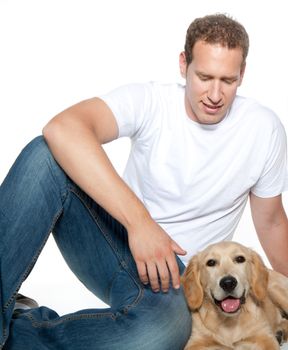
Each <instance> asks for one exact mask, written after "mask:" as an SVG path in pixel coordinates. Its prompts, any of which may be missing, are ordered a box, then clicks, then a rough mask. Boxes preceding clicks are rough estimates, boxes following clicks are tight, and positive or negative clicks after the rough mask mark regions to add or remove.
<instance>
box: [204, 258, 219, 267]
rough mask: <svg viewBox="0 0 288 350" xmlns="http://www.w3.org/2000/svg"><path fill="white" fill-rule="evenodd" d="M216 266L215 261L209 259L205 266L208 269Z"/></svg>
mask: <svg viewBox="0 0 288 350" xmlns="http://www.w3.org/2000/svg"><path fill="white" fill-rule="evenodd" d="M216 264H217V261H216V260H214V259H209V260H208V261H207V263H206V265H207V266H210V267H212V266H215V265H216Z"/></svg>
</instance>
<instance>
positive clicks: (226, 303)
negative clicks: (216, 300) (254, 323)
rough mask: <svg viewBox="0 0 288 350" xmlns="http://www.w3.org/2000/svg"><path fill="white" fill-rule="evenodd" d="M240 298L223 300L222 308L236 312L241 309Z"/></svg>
mask: <svg viewBox="0 0 288 350" xmlns="http://www.w3.org/2000/svg"><path fill="white" fill-rule="evenodd" d="M239 306H240V299H233V298H227V299H224V300H222V301H221V307H222V310H223V311H225V312H228V313H229V312H235V311H237V310H238V309H239Z"/></svg>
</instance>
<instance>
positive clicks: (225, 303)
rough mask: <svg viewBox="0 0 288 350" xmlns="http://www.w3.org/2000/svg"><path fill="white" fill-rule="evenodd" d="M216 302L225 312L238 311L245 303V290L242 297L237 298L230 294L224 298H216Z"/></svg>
mask: <svg viewBox="0 0 288 350" xmlns="http://www.w3.org/2000/svg"><path fill="white" fill-rule="evenodd" d="M214 302H215V304H216V305H217V306H218V307H219V308H220V309H221V310H222V311H223V312H225V313H227V314H233V313H236V312H237V311H239V310H240V308H241V305H242V304H244V303H245V291H244V293H243V295H242V297H241V298H235V297H233V296H230V295H229V296H227V297H226V298H225V299H223V300H217V299H215V298H214Z"/></svg>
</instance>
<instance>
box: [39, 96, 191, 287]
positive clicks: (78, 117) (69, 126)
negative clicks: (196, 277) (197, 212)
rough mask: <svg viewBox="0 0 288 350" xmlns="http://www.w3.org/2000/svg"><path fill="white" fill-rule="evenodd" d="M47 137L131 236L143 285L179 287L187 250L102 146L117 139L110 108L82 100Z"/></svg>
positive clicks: (76, 177) (67, 167)
mask: <svg viewBox="0 0 288 350" xmlns="http://www.w3.org/2000/svg"><path fill="white" fill-rule="evenodd" d="M43 135H44V138H45V140H46V142H47V143H48V145H49V148H50V149H51V152H52V153H53V155H54V157H55V159H56V160H57V162H58V163H59V164H60V166H61V167H62V168H63V169H64V171H65V172H66V173H67V174H68V175H69V177H70V178H71V179H72V180H73V181H74V182H75V183H77V184H78V185H79V186H80V187H81V188H82V189H83V191H85V192H86V193H87V194H88V195H89V196H90V197H91V198H93V199H94V200H95V201H96V202H97V203H98V204H99V205H101V206H102V207H103V208H104V209H105V210H107V212H109V213H110V214H111V215H112V216H113V217H114V218H116V219H117V220H118V221H119V222H120V223H121V224H122V225H123V226H124V227H125V228H126V229H127V232H128V239H129V246H130V249H131V252H132V255H133V257H134V259H135V262H136V264H137V269H138V273H139V276H140V279H141V281H142V282H143V283H148V281H149V282H150V284H151V287H152V289H153V290H154V291H158V290H159V289H160V286H159V282H158V274H159V277H160V280H161V288H162V290H163V291H167V290H168V288H169V280H170V273H171V278H172V282H173V286H174V287H175V288H178V287H179V285H180V276H179V269H178V266H177V262H176V258H175V253H176V254H180V255H183V254H185V251H183V249H181V248H180V247H179V246H178V245H177V244H176V242H174V241H173V240H172V239H171V238H170V237H169V236H168V234H167V233H166V232H165V231H164V230H163V229H162V228H161V227H160V226H159V225H158V224H157V223H156V222H155V221H154V220H153V219H152V218H151V216H150V214H149V213H148V211H147V210H146V208H145V207H144V205H143V204H142V202H141V201H140V200H139V199H138V198H137V196H136V195H135V194H134V193H133V192H132V191H131V190H130V188H129V187H128V186H127V185H126V183H125V182H124V181H123V180H122V179H121V177H120V176H119V175H118V174H117V172H116V170H115V169H114V168H113V166H112V164H111V162H110V161H109V159H108V157H107V155H106V153H105V152H104V150H103V148H102V144H104V143H107V142H110V141H112V140H115V139H116V138H117V137H118V126H117V122H116V119H115V117H114V115H113V113H112V111H111V110H110V108H109V107H108V106H107V105H106V104H105V103H104V101H102V100H101V99H99V98H92V99H90V100H86V101H82V102H80V103H78V104H76V105H74V106H72V107H70V108H68V109H67V110H65V111H63V112H61V113H60V114H58V115H57V116H56V117H54V118H53V119H52V120H51V121H50V122H49V123H48V124H47V125H46V126H45V127H44V129H43Z"/></svg>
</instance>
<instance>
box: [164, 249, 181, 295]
mask: <svg viewBox="0 0 288 350" xmlns="http://www.w3.org/2000/svg"><path fill="white" fill-rule="evenodd" d="M167 266H168V269H169V271H170V275H171V280H172V285H173V288H175V289H179V288H180V272H179V267H178V264H177V261H176V257H175V255H173V256H172V257H170V258H169V259H167Z"/></svg>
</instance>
